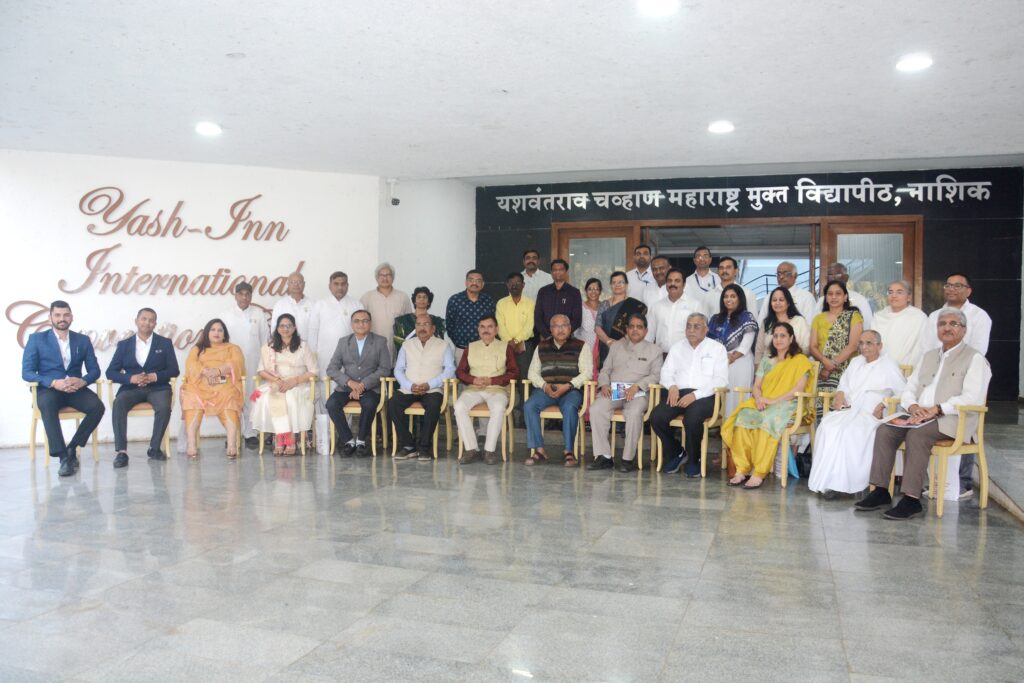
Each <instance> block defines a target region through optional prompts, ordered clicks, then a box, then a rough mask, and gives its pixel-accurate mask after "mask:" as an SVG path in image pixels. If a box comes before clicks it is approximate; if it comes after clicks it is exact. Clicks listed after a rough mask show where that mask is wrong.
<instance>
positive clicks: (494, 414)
mask: <svg viewBox="0 0 1024 683" xmlns="http://www.w3.org/2000/svg"><path fill="white" fill-rule="evenodd" d="M481 403H487V409H488V410H489V411H490V412H491V416H490V418H480V419H481V420H487V436H486V437H485V439H484V450H485V451H492V452H493V451H494V450H495V448H496V447H497V445H498V437H499V436H501V425H502V422H503V421H504V413H505V408H507V407H508V394H507V393H504V392H497V391H472V390H463V392H462V393H461V394H460V395H459V400H458V401H456V402H455V422H456V424H458V426H459V436H461V437H462V447H463V448H464V449H466V450H469V451H475V450H477V449H478V446H479V442H478V441H477V436H476V432H474V431H473V418H471V417H470V416H469V411H470V410H472V409H473V407H475V406H477V405H479V404H481Z"/></svg>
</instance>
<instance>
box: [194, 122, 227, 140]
mask: <svg viewBox="0 0 1024 683" xmlns="http://www.w3.org/2000/svg"><path fill="white" fill-rule="evenodd" d="M196 132H197V133H199V134H200V135H205V136H206V137H208V138H213V137H217V136H218V135H220V134H221V133H222V132H223V130H222V129H221V127H220V126H218V125H217V124H216V123H214V122H213V121H200V122H199V123H197V124H196Z"/></svg>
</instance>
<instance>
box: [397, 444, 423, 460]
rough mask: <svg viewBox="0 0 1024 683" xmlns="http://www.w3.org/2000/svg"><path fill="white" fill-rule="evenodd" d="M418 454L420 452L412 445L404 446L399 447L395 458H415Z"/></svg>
mask: <svg viewBox="0 0 1024 683" xmlns="http://www.w3.org/2000/svg"><path fill="white" fill-rule="evenodd" d="M418 455H419V453H417V452H416V449H415V448H413V447H412V446H402V447H401V448H399V449H398V452H397V453H395V460H414V459H416V456H418Z"/></svg>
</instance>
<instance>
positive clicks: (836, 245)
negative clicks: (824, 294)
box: [816, 216, 924, 310]
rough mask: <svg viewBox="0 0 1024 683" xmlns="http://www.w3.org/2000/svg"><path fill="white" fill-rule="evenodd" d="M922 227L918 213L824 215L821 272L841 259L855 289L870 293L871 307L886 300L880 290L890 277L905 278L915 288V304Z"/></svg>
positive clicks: (919, 278) (918, 289) (878, 307)
mask: <svg viewBox="0 0 1024 683" xmlns="http://www.w3.org/2000/svg"><path fill="white" fill-rule="evenodd" d="M923 232H924V221H923V219H922V217H921V216H870V217H868V216H859V217H848V218H828V219H824V220H822V223H821V272H822V274H824V273H825V271H826V270H828V266H829V264H831V263H835V262H837V261H838V262H840V263H842V264H844V265H845V266H846V267H847V270H848V271H849V273H850V283H851V284H852V285H853V286H854V289H856V290H857V291H858V292H860V293H861V294H863V295H864V296H866V297H867V298H868V299H870V300H871V301H872V303H873V304H874V306H875V310H881V309H882V308H884V307H885V306H886V305H888V302H887V301H886V295H885V292H886V289H887V287H888V285H889V283H890V282H892V281H893V280H906V281H907V282H909V283H910V284H911V285H913V288H914V305H915V306H918V307H920V306H921V294H922V292H921V287H922V284H923V275H924V274H923V271H922V256H923V249H924V240H923ZM821 284H822V285H824V284H825V283H824V282H822V283H821ZM816 294H817V295H820V294H821V293H820V292H816Z"/></svg>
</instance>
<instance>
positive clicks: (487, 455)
mask: <svg viewBox="0 0 1024 683" xmlns="http://www.w3.org/2000/svg"><path fill="white" fill-rule="evenodd" d="M484 462H485V463H486V464H488V465H494V464H495V463H497V462H498V454H497V453H495V452H494V451H484Z"/></svg>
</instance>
